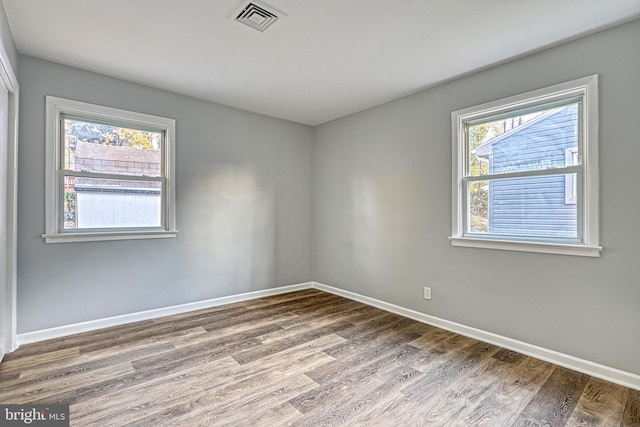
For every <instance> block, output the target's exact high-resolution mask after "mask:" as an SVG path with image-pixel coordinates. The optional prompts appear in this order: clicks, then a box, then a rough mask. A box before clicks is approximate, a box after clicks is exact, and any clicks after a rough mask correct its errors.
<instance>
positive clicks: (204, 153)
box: [18, 56, 312, 333]
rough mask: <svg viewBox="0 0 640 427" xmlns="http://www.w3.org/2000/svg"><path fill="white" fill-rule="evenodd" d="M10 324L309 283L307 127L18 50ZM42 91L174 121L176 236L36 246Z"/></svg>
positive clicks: (58, 321) (46, 323) (72, 319)
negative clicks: (14, 279) (14, 299)
mask: <svg viewBox="0 0 640 427" xmlns="http://www.w3.org/2000/svg"><path fill="white" fill-rule="evenodd" d="M18 77H19V80H20V85H21V99H20V153H19V159H20V163H19V186H20V191H19V202H18V213H19V219H18V333H24V332H29V331H34V330H39V329H43V328H50V327H55V326H59V325H66V324H71V323H76V322H82V321H87V320H92V319H100V318H104V317H109V316H115V315H119V314H126V313H132V312H137V311H140V310H147V309H153V308H158V307H165V306H170V305H175V304H181V303H187V302H192V301H200V300H204V299H208V298H215V297H221V296H226V295H233V294H239V293H243V292H249V291H256V290H261V289H266V288H271V287H275V286H282V285H290V284H295V283H300V282H306V281H309V280H311V252H310V250H311V247H310V241H311V238H310V234H311V211H310V209H311V174H310V167H311V155H312V129H311V128H310V127H308V126H304V125H299V124H295V123H291V122H287V121H284V120H279V119H274V118H270V117H266V116H261V115H258V114H253V113H248V112H245V111H240V110H236V109H232V108H228V107H224V106H221V105H216V104H212V103H208V102H204V101H199V100H196V99H193V98H189V97H185V96H181V95H176V94H172V93H169V92H164V91H161V90H157V89H153V88H149V87H145V86H141V85H136V84H132V83H127V82H124V81H121V80H117V79H113V78H109V77H105V76H102V75H98V74H94V73H90V72H86V71H81V70H78V69H75V68H70V67H66V66H63V65H58V64H54V63H51V62H46V61H42V60H39V59H35V58H31V57H27V56H20V64H19V72H18ZM45 95H54V96H59V97H65V98H70V99H75V100H79V101H84V102H90V103H96V104H101V105H106V106H109V107H117V108H123V109H127V110H132V111H138V112H144V113H148V114H155V115H160V116H165V117H170V118H175V119H176V133H177V135H176V139H177V156H176V160H177V168H176V169H177V180H176V185H177V188H176V194H177V223H178V230H179V234H178V237H177V238H175V239H161V240H130V241H118V242H96V243H61V244H44V243H43V241H42V238H41V234H42V233H43V230H44V181H45V177H44V164H45V145H44V144H45V124H44V123H45V122H44V121H45Z"/></svg>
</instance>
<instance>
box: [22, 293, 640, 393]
mask: <svg viewBox="0 0 640 427" xmlns="http://www.w3.org/2000/svg"><path fill="white" fill-rule="evenodd" d="M310 288H314V289H318V290H321V291H324V292H329V293H332V294H335V295H339V296H342V297H345V298H349V299H351V300H354V301H358V302H361V303H363V304H367V305H370V306H372V307H377V308H380V309H382V310H385V311H389V312H391V313H395V314H398V315H400V316H404V317H408V318H410V319H413V320H417V321H418V322H422V323H426V324H428V325H432V326H436V327H438V328H442V329H446V330H448V331H451V332H455V333H457V334H460V335H464V336H466V337H469V338H473V339H477V340H479V341H483V342H486V343H489V344H494V345H497V346H499V347H502V348H506V349H508V350H513V351H516V352H518V353H522V354H525V355H527V356H531V357H535V358H536V359H541V360H544V361H546V362H550V363H553V364H556V365H559V366H563V367H565V368H568V369H572V370H574V371H578V372H582V373H584V374H587V375H591V376H593V377H596V378H600V379H603V380H606V381H610V382H612V383H616V384H620V385H622V386H625V387H629V388H632V389H635V390H640V375H636V374H632V373H630V372H625V371H621V370H619V369H615V368H611V367H608V366H605V365H601V364H598V363H594V362H591V361H588V360H584V359H580V358H577V357H574V356H571V355H568V354H563V353H560V352H557V351H554V350H549V349H546V348H543V347H538V346H536V345H533V344H528V343H526V342H522V341H518V340H515V339H512V338H508V337H504V336H501V335H497V334H494V333H491V332H487V331H483V330H481V329H476V328H472V327H470V326H466V325H462V324H460V323H455V322H451V321H449V320H445V319H441V318H439V317H435V316H431V315H428V314H424V313H421V312H418V311H415V310H411V309H408V308H405V307H401V306H398V305H395V304H390V303H388V302H384V301H380V300H377V299H375V298H371V297H367V296H364V295H360V294H357V293H354V292H350V291H345V290H342V289H339V288H335V287H333V286H329V285H325V284H322V283H318V282H307V283H299V284H297V285H290V286H281V287H278V288H272V289H265V290H261V291H255V292H248V293H244V294H238V295H230V296H227V297H220V298H213V299H208V300H204V301H198V302H192V303H188V304H180V305H174V306H170V307H163V308H158V309H155V310H147V311H141V312H138V313H131V314H124V315H121V316H114V317H108V318H105V319H97V320H91V321H88V322H82V323H75V324H72V325H65V326H60V327H56V328H50V329H43V330H39V331H33V332H26V333H23V334H18V335H17V341H18V344H19V345H22V344H30V343H34V342H38V341H44V340H48V339H52V338H60V337H64V336H68V335H73V334H78V333H81V332H88V331H93V330H97V329H102V328H108V327H111V326H118V325H123V324H126V323H133V322H139V321H141V320H149V319H155V318H158V317H163V316H171V315H173V314H180V313H186V312H189V311H195V310H201V309H204V308H210V307H216V306H220V305H224V304H231V303H234V302H241V301H247V300H251V299H256V298H264V297H268V296H272V295H279V294H283V293H287V292H294V291H299V290H303V289H310Z"/></svg>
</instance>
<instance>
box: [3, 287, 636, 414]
mask: <svg viewBox="0 0 640 427" xmlns="http://www.w3.org/2000/svg"><path fill="white" fill-rule="evenodd" d="M0 403H5V404H6V403H14V404H20V403H48V404H51V403H69V404H70V405H71V406H70V413H71V415H70V418H71V425H72V426H125V425H126V426H200V425H207V426H208V425H220V426H280V425H295V426H322V425H327V426H340V425H365V426H422V425H425V426H426V425H432V426H640V392H638V391H635V390H630V389H628V388H624V387H621V386H618V385H615V384H611V383H608V382H606V381H602V380H599V379H596V378H592V377H589V376H587V375H584V374H580V373H577V372H573V371H570V370H568V369H564V368H561V367H558V366H555V365H552V364H549V363H546V362H542V361H540V360H536V359H533V358H530V357H527V356H524V355H521V354H518V353H514V352H512V351H509V350H505V349H501V348H499V347H496V346H493V345H490V344H486V343H483V342H479V341H476V340H473V339H470V338H466V337H463V336H461V335H457V334H454V333H451V332H447V331H444V330H442V329H438V328H434V327H431V326H428V325H424V324H422V323H419V322H416V321H413V320H409V319H406V318H403V317H400V316H397V315H395V314H391V313H388V312H385V311H382V310H379V309H376V308H372V307H368V306H366V305H363V304H360V303H358V302H354V301H351V300H348V299H344V298H341V297H338V296H335V295H331V294H327V293H323V292H320V291H316V290H305V291H300V292H294V293H289V294H284V295H279V296H275V297H269V298H263V299H257V300H252V301H248V302H243V303H237V304H231V305H225V306H221V307H216V308H212V309H207V310H201V311H197V312H191V313H186V314H180V315H176V316H171V317H165V318H161V319H156V320H149V321H144V322H139V323H135V324H130V325H125V326H119V327H114V328H109V329H104V330H100V331H94V332H88V333H84V334H79V335H74V336H70V337H65V338H60V339H55V340H50V341H46V342H41V343H35V344H30V345H25V346H23V347H21V348H20V349H18V350H17V351H16V352H14V353H11V354H8V355H6V356H5V361H3V362H2V364H0Z"/></svg>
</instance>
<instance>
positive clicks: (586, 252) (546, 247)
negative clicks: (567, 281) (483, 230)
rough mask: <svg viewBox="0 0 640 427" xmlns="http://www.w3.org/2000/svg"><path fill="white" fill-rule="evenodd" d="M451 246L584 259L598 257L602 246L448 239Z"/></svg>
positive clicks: (469, 238)
mask: <svg viewBox="0 0 640 427" xmlns="http://www.w3.org/2000/svg"><path fill="white" fill-rule="evenodd" d="M449 240H451V244H452V245H453V246H462V247H466V248H483V249H497V250H503V251H519V252H536V253H542V254H556V255H573V256H585V257H599V256H600V252H602V246H587V245H577V244H575V245H574V244H568V243H567V244H562V243H544V242H522V241H520V242H518V241H505V240H492V239H478V238H471V237H449Z"/></svg>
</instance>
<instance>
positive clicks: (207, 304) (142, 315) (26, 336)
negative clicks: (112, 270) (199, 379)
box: [17, 282, 312, 346]
mask: <svg viewBox="0 0 640 427" xmlns="http://www.w3.org/2000/svg"><path fill="white" fill-rule="evenodd" d="M311 287H312V282H307V283H299V284H297V285H290V286H281V287H278V288H272V289H265V290H262V291H254V292H247V293H244V294H238V295H230V296H227V297H220V298H212V299H208V300H204V301H197V302H191V303H187V304H179V305H173V306H170V307H162V308H157V309H154V310H146V311H140V312H137V313H131V314H123V315H120V316H113V317H107V318H104V319H97V320H90V321H88V322H82V323H74V324H72V325H65V326H58V327H55V328H49V329H42V330H39V331H33V332H25V333H22V334H18V335H17V341H18V345H19V346H20V345H23V344H31V343H34V342H38V341H45V340H50V339H52V338H60V337H65V336H68V335H73V334H79V333H81V332H88V331H95V330H97V329H103V328H109V327H111V326H118V325H124V324H127V323H133V322H139V321H141V320H149V319H156V318H158V317H164V316H171V315H173V314H180V313H186V312H188V311H195V310H202V309H204V308H211V307H217V306H219V305H224V304H231V303H234V302H241V301H247V300H251V299H256V298H264V297H268V296H273V295H278V294H284V293H287V292H294V291H299V290H302V289H309V288H311Z"/></svg>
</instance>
